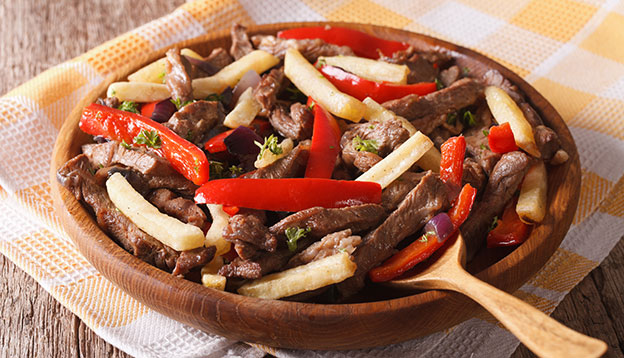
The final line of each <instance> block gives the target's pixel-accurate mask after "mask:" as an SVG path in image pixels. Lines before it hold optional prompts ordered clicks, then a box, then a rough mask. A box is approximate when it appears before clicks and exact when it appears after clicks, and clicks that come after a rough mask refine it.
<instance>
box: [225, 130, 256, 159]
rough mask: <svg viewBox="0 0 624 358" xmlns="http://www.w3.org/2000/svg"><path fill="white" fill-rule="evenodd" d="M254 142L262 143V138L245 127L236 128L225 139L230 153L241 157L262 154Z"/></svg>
mask: <svg viewBox="0 0 624 358" xmlns="http://www.w3.org/2000/svg"><path fill="white" fill-rule="evenodd" d="M254 142H258V143H262V138H260V136H259V135H257V134H256V132H254V131H253V130H251V129H249V128H247V127H243V126H240V127H238V128H236V129H235V130H234V132H232V133H231V134H230V135H229V136H227V137H225V139H223V143H225V146H226V148H227V149H228V152H230V153H232V154H240V155H246V154H253V155H257V154H258V153H260V148H259V147H258V146H257V145H256V144H255V143H254Z"/></svg>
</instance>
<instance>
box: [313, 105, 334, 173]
mask: <svg viewBox="0 0 624 358" xmlns="http://www.w3.org/2000/svg"><path fill="white" fill-rule="evenodd" d="M310 102H312V103H314V108H313V110H314V128H313V132H312V144H311V145H310V157H309V159H308V164H307V166H306V172H305V177H306V178H331V176H332V173H333V172H334V166H335V165H336V158H337V157H338V153H340V127H338V122H336V119H335V118H334V117H333V116H332V115H331V114H329V112H327V111H326V110H325V109H324V108H323V107H321V106H320V105H319V104H318V103H316V102H314V101H313V100H312V99H311V98H310V99H308V103H310Z"/></svg>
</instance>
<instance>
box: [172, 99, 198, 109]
mask: <svg viewBox="0 0 624 358" xmlns="http://www.w3.org/2000/svg"><path fill="white" fill-rule="evenodd" d="M170 101H171V103H173V104H175V106H176V108H177V109H178V111H179V110H180V109H181V108H182V107H184V106H186V105H188V104H191V103H193V102H195V101H194V100H191V101H185V102H182V100H181V99H180V98H176V99H171V100H170Z"/></svg>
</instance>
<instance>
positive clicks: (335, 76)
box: [321, 65, 436, 103]
mask: <svg viewBox="0 0 624 358" xmlns="http://www.w3.org/2000/svg"><path fill="white" fill-rule="evenodd" d="M321 73H322V74H323V76H325V78H327V79H328V80H329V82H331V83H332V84H333V85H334V86H336V88H337V89H338V90H339V91H341V92H344V93H346V94H348V95H351V96H353V97H355V98H357V99H359V100H360V101H363V100H364V99H365V98H366V97H370V98H372V99H374V100H375V102H378V103H383V102H386V101H390V100H393V99H397V98H402V97H405V96H407V95H408V94H417V95H419V96H424V95H426V94H428V93H431V92H434V91H435V90H436V84H435V83H434V82H421V83H415V84H412V85H397V84H393V83H386V82H375V81H370V80H367V79H364V78H361V77H358V76H356V75H354V74H352V73H349V72H346V71H344V70H342V69H341V68H339V67H334V66H329V65H326V66H323V67H321Z"/></svg>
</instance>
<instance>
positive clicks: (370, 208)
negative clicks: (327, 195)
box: [269, 204, 386, 239]
mask: <svg viewBox="0 0 624 358" xmlns="http://www.w3.org/2000/svg"><path fill="white" fill-rule="evenodd" d="M385 216H386V211H385V209H384V208H383V207H382V206H381V205H377V204H362V205H355V206H349V207H345V208H336V209H326V208H322V207H314V208H310V209H305V210H301V211H299V212H296V213H294V214H292V215H290V216H287V217H286V218H284V219H282V220H281V221H279V222H278V223H276V224H275V225H273V226H271V227H270V228H269V231H270V232H271V233H272V234H273V235H275V236H284V235H285V232H286V229H288V228H293V227H298V228H302V229H303V228H309V229H310V232H309V233H308V234H307V235H306V237H310V238H313V239H319V238H321V237H323V236H325V235H328V234H331V233H333V232H336V231H340V230H344V229H351V230H352V231H353V232H354V233H359V232H362V231H365V230H368V229H370V228H372V227H375V225H377V224H378V223H379V222H381V220H383V219H384V218H385Z"/></svg>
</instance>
